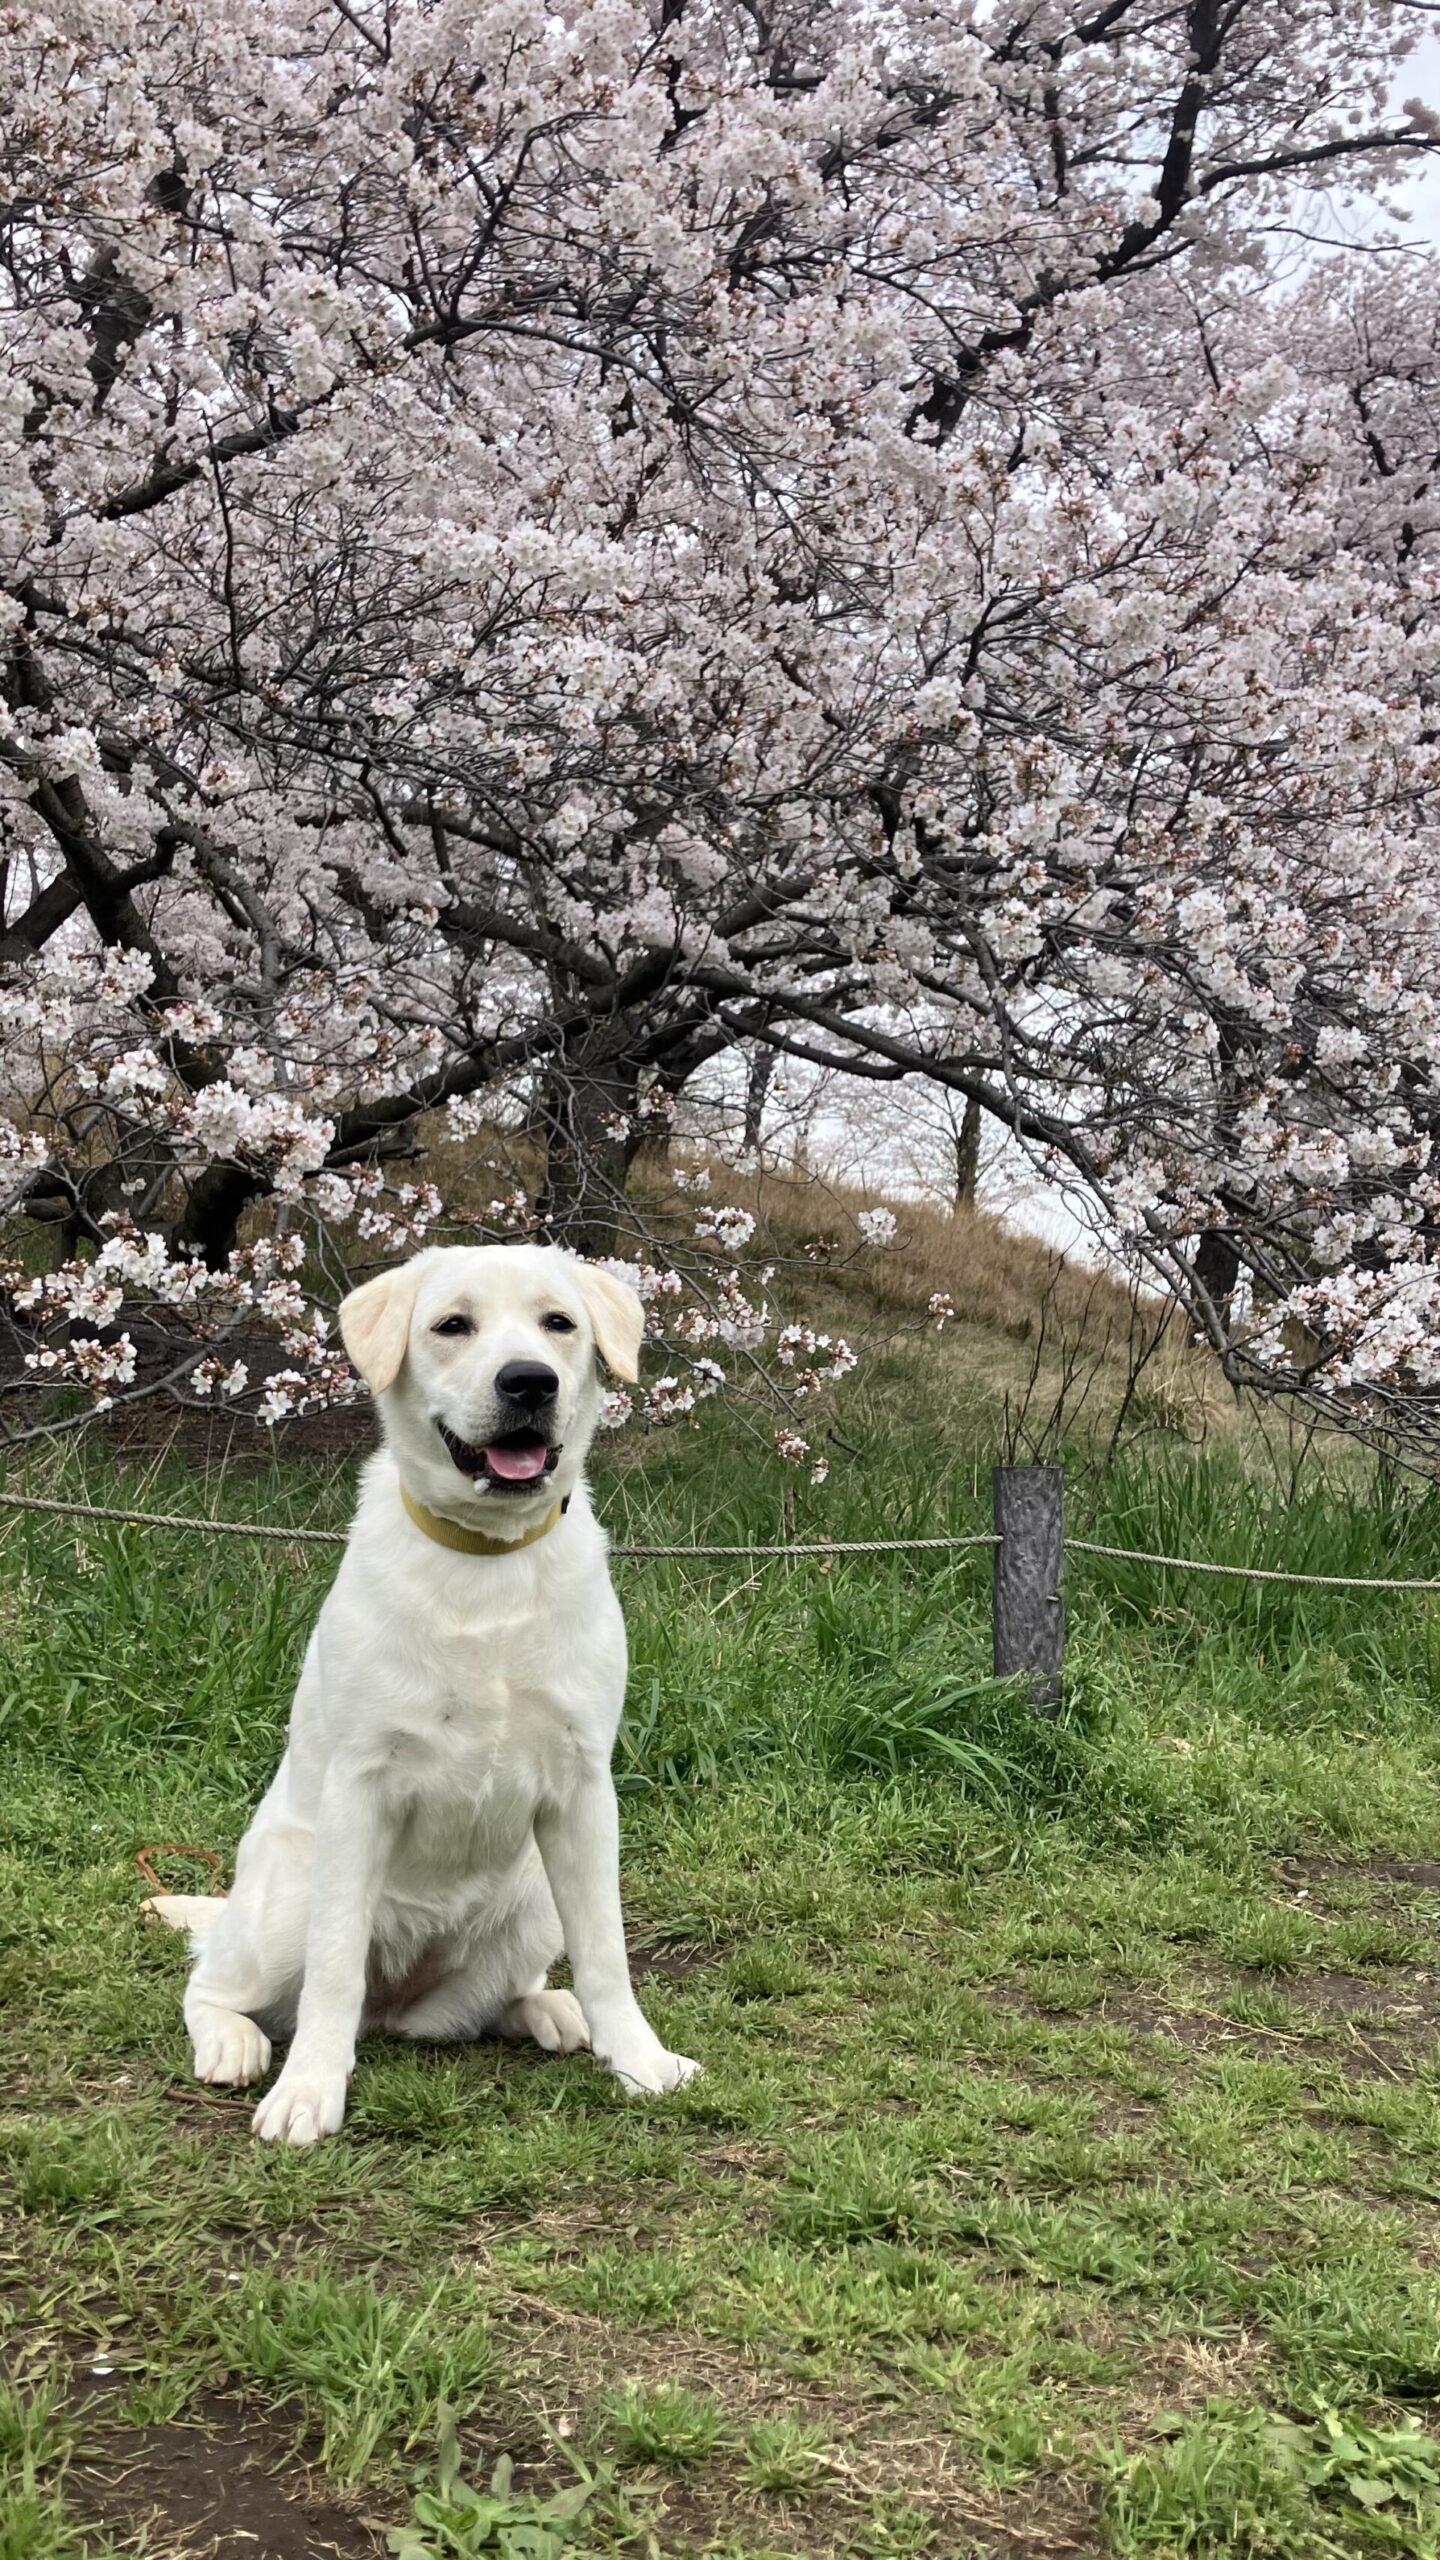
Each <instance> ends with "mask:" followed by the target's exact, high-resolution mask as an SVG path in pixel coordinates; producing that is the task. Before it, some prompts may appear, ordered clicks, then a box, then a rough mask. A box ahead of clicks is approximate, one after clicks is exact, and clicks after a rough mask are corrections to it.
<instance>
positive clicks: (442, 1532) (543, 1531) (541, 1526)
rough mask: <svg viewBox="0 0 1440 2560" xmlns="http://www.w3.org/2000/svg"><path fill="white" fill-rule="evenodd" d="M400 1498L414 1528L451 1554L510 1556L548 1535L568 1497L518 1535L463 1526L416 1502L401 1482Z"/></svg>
mask: <svg viewBox="0 0 1440 2560" xmlns="http://www.w3.org/2000/svg"><path fill="white" fill-rule="evenodd" d="M400 1499H401V1501H402V1502H403V1503H404V1505H405V1508H406V1510H407V1511H408V1512H409V1514H410V1517H411V1519H412V1520H413V1521H414V1523H415V1526H416V1528H417V1529H423V1530H424V1532H425V1535H426V1537H427V1538H433V1539H434V1541H435V1544H436V1546H437V1547H448V1548H449V1549H450V1552H451V1554H452V1555H457V1556H513V1555H515V1554H517V1553H518V1552H519V1550H520V1548H521V1547H533V1546H534V1544H535V1541H536V1539H537V1538H548V1537H549V1535H550V1532H551V1530H552V1529H553V1528H554V1527H555V1525H556V1523H557V1521H559V1520H560V1519H561V1518H562V1516H563V1514H564V1512H565V1511H566V1509H567V1508H568V1505H569V1500H570V1497H569V1495H568V1494H567V1495H566V1497H565V1500H564V1502H557V1503H556V1505H555V1507H554V1509H553V1511H551V1512H549V1513H547V1515H546V1517H545V1518H544V1519H543V1520H542V1521H540V1522H539V1523H538V1525H537V1526H536V1527H535V1528H533V1529H527V1530H526V1531H525V1534H524V1536H523V1537H520V1538H487V1536H486V1535H485V1532H484V1530H483V1529H462V1527H461V1526H460V1523H459V1521H458V1520H446V1519H444V1518H443V1517H442V1516H441V1514H440V1513H439V1512H438V1511H430V1510H427V1508H426V1506H425V1504H424V1503H423V1502H417V1501H416V1500H415V1497H414V1495H413V1494H411V1493H407V1492H406V1490H405V1487H404V1485H403V1484H402V1486H401V1487H400Z"/></svg>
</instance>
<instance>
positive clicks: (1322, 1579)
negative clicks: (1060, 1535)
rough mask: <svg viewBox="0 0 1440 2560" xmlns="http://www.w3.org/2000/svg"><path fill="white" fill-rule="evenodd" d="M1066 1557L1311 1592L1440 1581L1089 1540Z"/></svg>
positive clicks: (1072, 1545)
mask: <svg viewBox="0 0 1440 2560" xmlns="http://www.w3.org/2000/svg"><path fill="white" fill-rule="evenodd" d="M1065 1551H1066V1553H1067V1555H1076V1556H1109V1557H1111V1558H1112V1559H1113V1561H1114V1562H1115V1563H1117V1564H1163V1565H1173V1566H1174V1567H1175V1569H1176V1571H1177V1572H1180V1573H1228V1574H1231V1575H1234V1576H1235V1577H1237V1578H1238V1579H1239V1580H1240V1581H1242V1582H1291V1583H1298V1584H1300V1585H1301V1586H1302V1587H1303V1588H1305V1589H1307V1590H1314V1591H1440V1580H1435V1581H1429V1582H1421V1581H1391V1580H1390V1579H1389V1578H1388V1577H1386V1576H1384V1575H1382V1574H1366V1573H1278V1572H1277V1571H1276V1570H1275V1569H1274V1567H1273V1566H1271V1565H1263V1564H1209V1563H1207V1562H1203V1561H1202V1560H1201V1558H1200V1557H1199V1556H1157V1555H1151V1554H1150V1553H1149V1551H1148V1550H1147V1549H1146V1548H1144V1547H1099V1546H1096V1544H1095V1543H1094V1540H1093V1539H1090V1538H1067V1539H1066V1541H1065Z"/></svg>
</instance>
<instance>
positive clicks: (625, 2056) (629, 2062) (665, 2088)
mask: <svg viewBox="0 0 1440 2560" xmlns="http://www.w3.org/2000/svg"><path fill="white" fill-rule="evenodd" d="M602 2060H603V2061H604V2063H605V2065H606V2067H607V2069H608V2070H610V2071H613V2072H614V2074H615V2077H616V2079H617V2080H618V2081H619V2083H620V2086H621V2088H622V2089H623V2090H625V2092H626V2093H627V2095H628V2096H630V2097H632V2098H663V2097H665V2096H666V2095H668V2093H669V2091H670V2090H671V2089H683V2088H684V2086H685V2083H686V2081H687V2080H694V2079H696V2078H697V2077H698V2075H699V2070H700V2065H699V2063H698V2062H692V2061H691V2060H690V2058H689V2056H688V2054H684V2053H667V2052H666V2050H665V2047H664V2046H663V2044H662V2043H661V2042H660V2039H659V2037H658V2036H650V2037H648V2038H646V2040H645V2041H644V2042H643V2043H642V2042H641V2041H640V2040H639V2039H638V2038H637V2039H635V2040H634V2041H633V2042H631V2041H630V2040H629V2039H627V2040H626V2042H625V2043H623V2044H617V2045H616V2047H615V2049H614V2051H613V2052H612V2053H607V2054H605V2055H603V2056H602Z"/></svg>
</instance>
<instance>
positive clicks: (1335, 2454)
mask: <svg viewBox="0 0 1440 2560" xmlns="http://www.w3.org/2000/svg"><path fill="white" fill-rule="evenodd" d="M1265 2439H1266V2443H1267V2445H1268V2447H1269V2449H1270V2452H1271V2453H1272V2455H1273V2456H1274V2458H1275V2460H1276V2461H1277V2462H1278V2464H1279V2465H1280V2467H1281V2468H1282V2469H1283V2470H1286V2471H1289V2472H1291V2473H1292V2474H1293V2475H1294V2477H1295V2478H1296V2479H1299V2480H1303V2481H1304V2483H1305V2485H1306V2487H1307V2488H1309V2489H1318V2490H1327V2489H1339V2490H1342V2491H1343V2492H1344V2494H1345V2495H1346V2497H1348V2498H1351V2499H1353V2501H1354V2503H1355V2505H1356V2506H1357V2507H1363V2508H1364V2509H1365V2511H1366V2513H1367V2514H1369V2515H1374V2514H1376V2513H1377V2512H1378V2511H1379V2510H1380V2509H1381V2508H1383V2507H1390V2506H1408V2507H1411V2508H1412V2509H1413V2510H1414V2512H1415V2516H1416V2519H1417V2521H1418V2519H1419V2517H1420V2515H1421V2513H1422V2511H1423V2510H1424V2509H1425V2508H1426V2507H1427V2506H1429V2505H1431V2504H1433V2502H1434V2500H1435V2496H1436V2492H1437V2491H1440V2444H1437V2443H1436V2441H1435V2438H1434V2437H1433V2436H1427V2435H1426V2433H1425V2431H1424V2429H1423V2428H1422V2427H1419V2426H1417V2425H1416V2424H1415V2421H1414V2420H1413V2419H1407V2420H1406V2421H1405V2423H1404V2425H1403V2426H1398V2427H1366V2426H1362V2425H1361V2423H1360V2421H1359V2419H1358V2418H1350V2417H1346V2418H1342V2417H1341V2416H1340V2415H1339V2413H1338V2411H1336V2410H1334V2409H1322V2410H1321V2411H1320V2413H1319V2415H1318V2417H1315V2418H1312V2419H1311V2420H1310V2421H1309V2422H1308V2424H1299V2423H1296V2422H1295V2421H1293V2420H1290V2419H1284V2418H1273V2419H1272V2420H1271V2421H1270V2423H1269V2425H1268V2426H1267V2428H1266V2430H1265Z"/></svg>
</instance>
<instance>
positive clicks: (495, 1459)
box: [485, 1440, 545, 1484]
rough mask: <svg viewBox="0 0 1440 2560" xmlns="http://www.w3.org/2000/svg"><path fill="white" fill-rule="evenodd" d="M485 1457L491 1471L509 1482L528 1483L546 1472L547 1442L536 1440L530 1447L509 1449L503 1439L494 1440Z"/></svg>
mask: <svg viewBox="0 0 1440 2560" xmlns="http://www.w3.org/2000/svg"><path fill="white" fill-rule="evenodd" d="M485 1459H486V1463H487V1465H488V1466H489V1467H490V1469H491V1472H492V1473H493V1474H495V1475H497V1476H503V1477H504V1478H505V1481H506V1483H507V1484H528V1483H529V1482H530V1481H531V1478H532V1477H534V1476H543V1474H544V1473H545V1443H544V1441H543V1440H535V1441H532V1443H531V1445H530V1446H529V1448H528V1449H507V1448H506V1447H505V1445H504V1443H503V1441H499V1440H493V1441H492V1442H491V1444H490V1446H489V1448H488V1449H487V1450H486V1452H485Z"/></svg>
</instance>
